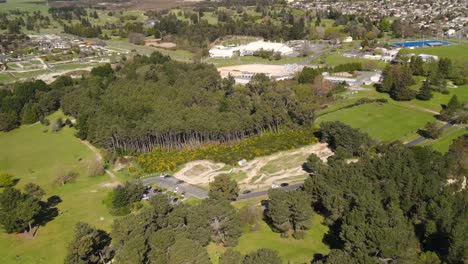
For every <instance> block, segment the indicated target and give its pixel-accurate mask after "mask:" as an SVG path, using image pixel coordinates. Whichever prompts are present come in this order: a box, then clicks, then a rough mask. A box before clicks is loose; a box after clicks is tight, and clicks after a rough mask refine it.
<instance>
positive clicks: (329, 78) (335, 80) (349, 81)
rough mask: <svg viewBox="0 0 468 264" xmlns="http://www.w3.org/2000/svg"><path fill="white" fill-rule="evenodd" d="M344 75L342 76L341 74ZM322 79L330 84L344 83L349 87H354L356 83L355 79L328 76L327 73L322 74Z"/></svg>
mask: <svg viewBox="0 0 468 264" xmlns="http://www.w3.org/2000/svg"><path fill="white" fill-rule="evenodd" d="M343 75H344V74H343ZM322 76H323V79H325V80H327V81H329V82H332V83H342V82H345V83H347V84H348V85H349V86H354V85H356V83H357V79H355V78H349V77H348V76H346V77H345V76H337V75H333V76H332V75H330V74H329V73H328V72H324V73H322Z"/></svg>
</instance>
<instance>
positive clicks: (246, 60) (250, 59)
mask: <svg viewBox="0 0 468 264" xmlns="http://www.w3.org/2000/svg"><path fill="white" fill-rule="evenodd" d="M305 59H306V58H304V57H283V58H281V59H280V60H269V59H263V58H260V57H254V56H243V57H239V56H236V57H233V58H227V59H219V58H207V59H206V62H207V63H213V64H215V65H216V66H219V67H225V66H235V65H241V64H255V63H259V64H293V63H298V62H301V61H304V60H305Z"/></svg>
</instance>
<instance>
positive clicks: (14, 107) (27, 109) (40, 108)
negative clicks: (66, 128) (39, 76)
mask: <svg viewBox="0 0 468 264" xmlns="http://www.w3.org/2000/svg"><path fill="white" fill-rule="evenodd" d="M71 85H73V81H72V79H71V78H70V77H60V78H58V79H57V80H56V81H55V82H54V83H52V84H51V85H47V84H45V83H44V82H43V81H41V80H36V81H29V82H23V83H15V84H14V85H11V86H10V87H7V89H0V131H9V130H12V129H14V128H16V127H18V126H19V125H20V124H32V123H35V122H37V121H42V120H43V119H44V117H45V116H46V115H48V114H51V113H53V112H54V111H56V110H57V109H58V108H59V107H60V99H61V96H62V94H63V92H64V89H65V87H66V86H71Z"/></svg>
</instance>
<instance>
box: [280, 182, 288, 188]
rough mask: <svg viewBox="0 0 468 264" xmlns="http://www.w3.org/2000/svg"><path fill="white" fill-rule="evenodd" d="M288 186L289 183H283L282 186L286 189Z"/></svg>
mask: <svg viewBox="0 0 468 264" xmlns="http://www.w3.org/2000/svg"><path fill="white" fill-rule="evenodd" d="M286 186H289V183H287V182H283V183H282V184H281V187H286Z"/></svg>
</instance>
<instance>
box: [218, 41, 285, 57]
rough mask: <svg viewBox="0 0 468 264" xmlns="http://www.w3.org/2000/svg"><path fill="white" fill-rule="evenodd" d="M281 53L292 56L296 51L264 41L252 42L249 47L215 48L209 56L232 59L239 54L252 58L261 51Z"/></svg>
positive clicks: (279, 44) (280, 44) (219, 46)
mask: <svg viewBox="0 0 468 264" xmlns="http://www.w3.org/2000/svg"><path fill="white" fill-rule="evenodd" d="M262 49H263V50H266V51H273V52H275V53H276V52H279V53H280V54H281V56H291V55H293V54H294V50H293V49H292V48H291V47H289V46H288V45H286V44H283V43H276V42H265V41H263V40H260V41H255V42H251V43H249V44H247V45H241V46H237V47H225V46H221V45H218V46H214V47H213V48H212V49H210V51H209V54H210V57H211V58H231V57H232V56H234V55H235V54H236V52H239V55H240V56H252V55H253V54H254V52H256V51H259V50H262Z"/></svg>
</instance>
